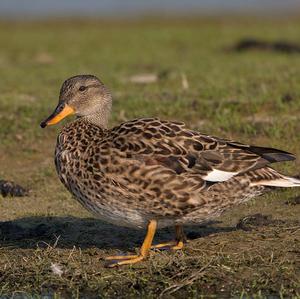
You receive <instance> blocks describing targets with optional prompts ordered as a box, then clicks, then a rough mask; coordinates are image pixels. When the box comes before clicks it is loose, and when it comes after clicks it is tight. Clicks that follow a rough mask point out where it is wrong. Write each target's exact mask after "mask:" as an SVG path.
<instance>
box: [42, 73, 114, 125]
mask: <svg viewBox="0 0 300 299" xmlns="http://www.w3.org/2000/svg"><path fill="white" fill-rule="evenodd" d="M111 105H112V97H111V94H110V92H109V91H108V89H107V88H106V87H105V86H104V84H103V83H102V82H101V81H100V80H99V79H98V78H97V77H96V76H94V75H77V76H73V77H70V78H69V79H67V80H66V81H65V82H64V83H63V85H62V87H61V89H60V95H59V102H58V106H57V107H56V109H55V111H54V112H53V113H52V114H51V115H50V116H49V117H48V118H47V119H46V120H45V121H44V122H42V123H41V126H42V127H45V126H47V125H48V124H55V123H57V122H58V121H60V120H61V119H62V118H64V117H65V116H67V115H68V114H71V113H67V114H66V113H65V111H66V107H67V109H69V110H68V111H72V113H74V114H75V115H76V116H78V117H84V118H85V119H86V120H87V121H90V122H92V123H94V124H96V125H99V126H101V127H104V128H106V127H107V123H108V118H109V115H110V111H111ZM53 119H55V120H54V121H53ZM57 120H58V121H57Z"/></svg>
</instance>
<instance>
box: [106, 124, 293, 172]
mask: <svg viewBox="0 0 300 299" xmlns="http://www.w3.org/2000/svg"><path fill="white" fill-rule="evenodd" d="M111 136H112V140H111V141H112V143H113V146H116V147H117V148H119V149H120V150H121V151H122V150H123V151H125V150H126V151H127V156H128V157H129V158H134V159H137V160H142V161H145V164H146V165H161V166H162V167H165V168H168V169H170V170H172V171H174V173H176V174H179V175H180V174H182V173H186V172H188V173H194V174H198V175H200V177H202V178H206V177H207V175H208V174H209V173H211V172H212V171H213V170H214V169H216V170H220V171H224V172H232V173H236V174H240V173H244V172H247V171H249V170H254V169H259V168H262V167H265V166H266V165H268V164H270V163H273V162H278V161H288V160H292V159H294V156H293V155H292V154H290V153H287V152H284V151H280V150H277V149H272V148H263V147H257V146H250V145H246V144H242V143H238V142H234V141H232V140H226V139H220V138H216V137H211V136H207V135H203V134H201V133H199V132H195V131H191V130H188V129H186V128H185V125H184V123H178V122H169V121H161V120H158V119H152V118H148V119H137V120H133V121H130V122H126V123H123V124H121V125H120V126H118V127H116V128H114V129H113V130H112V134H111Z"/></svg>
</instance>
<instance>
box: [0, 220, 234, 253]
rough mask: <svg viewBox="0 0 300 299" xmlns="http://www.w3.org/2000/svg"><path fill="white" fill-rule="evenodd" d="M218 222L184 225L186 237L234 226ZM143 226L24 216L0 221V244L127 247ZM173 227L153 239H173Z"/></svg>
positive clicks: (134, 243) (136, 241)
mask: <svg viewBox="0 0 300 299" xmlns="http://www.w3.org/2000/svg"><path fill="white" fill-rule="evenodd" d="M216 223H218V222H213V223H209V224H207V225H201V226H187V227H185V233H186V235H187V238H188V239H197V238H201V237H205V236H208V235H210V234H215V233H221V232H230V231H234V230H236V228H235V227H219V226H216V227H215V226H213V224H216ZM145 233H146V231H145V230H135V229H131V228H126V227H119V226H114V225H111V224H108V223H105V222H102V221H100V220H97V219H94V218H76V217H71V216H69V217H57V216H55V217H41V216H36V217H25V218H20V219H16V220H11V221H4V222H0V247H12V248H16V247H17V248H24V249H28V248H33V249H34V248H36V247H37V246H39V247H43V246H45V247H46V246H48V245H53V244H56V248H73V247H74V246H77V247H80V248H82V249H86V248H91V247H97V248H100V249H113V248H117V249H120V250H121V249H123V250H124V249H129V248H132V247H135V246H140V245H141V242H142V241H143V239H144V236H145ZM173 237H174V232H173V229H172V228H166V229H161V230H159V231H158V233H157V235H156V237H155V243H157V242H165V241H169V240H171V239H173Z"/></svg>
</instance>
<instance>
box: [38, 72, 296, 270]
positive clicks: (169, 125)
mask: <svg viewBox="0 0 300 299" xmlns="http://www.w3.org/2000/svg"><path fill="white" fill-rule="evenodd" d="M68 109H69V110H68ZM110 109H111V96H110V93H109V92H108V90H107V89H106V88H105V86H104V85H103V84H102V83H101V82H100V80H99V79H97V78H96V77H94V76H87V75H82V76H75V77H72V78H70V79H68V80H66V81H65V82H64V84H63V86H62V89H61V93H60V101H59V105H58V107H57V108H56V110H55V112H54V113H53V114H52V115H51V116H50V117H49V118H48V119H47V120H46V121H45V122H43V123H42V124H41V125H42V126H46V125H47V124H52V123H56V122H57V121H59V120H60V119H61V118H62V117H64V116H65V114H66V113H67V114H69V112H64V111H66V110H68V111H75V113H76V114H77V116H78V118H77V119H76V120H74V121H73V122H71V123H68V124H67V125H65V126H64V127H63V129H62V131H61V132H60V134H59V135H58V139H57V146H56V151H55V164H56V169H57V172H58V175H59V177H60V180H61V181H62V182H63V184H64V185H65V186H66V188H67V189H68V190H69V191H70V192H71V193H72V194H73V195H74V197H75V198H76V199H77V200H78V201H79V202H80V203H81V204H82V205H83V206H84V207H85V208H87V209H88V210H90V211H91V212H92V213H93V214H94V215H95V216H96V217H99V218H101V219H103V220H105V221H108V222H111V223H114V224H117V225H122V226H129V227H135V228H146V227H147V226H148V231H150V230H152V231H153V229H154V230H155V228H156V225H157V226H158V227H165V226H170V225H176V226H177V228H178V229H177V230H176V231H177V232H178V233H177V241H178V242H179V241H182V239H183V236H182V232H181V231H180V229H179V228H180V226H181V225H183V224H199V223H203V222H206V221H208V220H210V219H212V218H215V217H217V216H219V215H220V214H221V213H222V212H223V211H225V210H227V209H229V208H230V207H232V206H234V205H237V204H240V203H242V202H245V201H247V200H249V199H251V198H253V197H254V196H257V195H260V194H262V193H264V192H266V191H268V190H269V189H270V188H271V187H272V186H273V187H274V186H278V187H291V186H299V185H300V181H299V180H296V179H294V178H290V177H286V176H284V175H282V174H280V173H278V172H277V171H275V170H274V169H272V168H270V166H269V164H270V163H273V162H279V161H287V160H293V159H294V156H293V155H292V154H290V153H287V152H284V151H280V150H276V149H272V148H263V147H257V146H249V145H245V144H242V143H238V142H234V141H230V140H225V139H220V138H217V137H212V136H207V135H204V134H201V133H199V132H197V131H193V130H189V129H188V128H186V127H185V125H184V124H183V123H181V122H171V121H165V120H159V119H156V118H141V119H135V120H132V121H128V122H125V123H123V124H121V125H119V126H117V127H114V128H113V129H108V128H107V122H108V117H109V114H110ZM61 111H63V112H61ZM64 113H65V114H64ZM61 115H62V117H61ZM154 224H155V225H154ZM153 234H154V233H153ZM147 236H148V235H147ZM149 238H150V237H149ZM149 238H148V239H147V238H146V239H147V242H146V240H145V242H144V245H143V247H142V250H141V255H139V256H134V257H128V258H124V257H123V258H121V257H114V258H115V259H116V260H117V262H116V261H114V262H112V263H111V264H110V265H112V266H114V265H119V264H127V263H133V262H136V261H139V260H141V259H142V258H143V257H144V256H145V255H146V254H147V253H148V250H149V248H146V247H147V246H148V245H149V244H148V243H149V242H150V245H151V242H152V239H151V238H150V239H149ZM152 238H153V236H152ZM146 243H147V244H148V245H147V246H146V245H145V244H146ZM150 245H149V246H150ZM175 245H176V242H175ZM149 246H148V247H149ZM143 248H144V249H145V248H146V249H145V250H144V249H143ZM120 260H121V262H120Z"/></svg>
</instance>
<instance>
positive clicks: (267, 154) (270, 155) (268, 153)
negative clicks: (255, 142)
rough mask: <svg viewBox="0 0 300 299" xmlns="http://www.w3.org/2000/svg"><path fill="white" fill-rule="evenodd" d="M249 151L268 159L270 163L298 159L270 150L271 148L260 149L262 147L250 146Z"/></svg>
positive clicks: (285, 153) (279, 151)
mask: <svg viewBox="0 0 300 299" xmlns="http://www.w3.org/2000/svg"><path fill="white" fill-rule="evenodd" d="M249 150H250V152H252V153H254V154H256V155H258V156H261V157H262V158H264V159H266V160H267V161H269V162H270V163H275V162H282V161H292V160H295V159H296V157H295V156H294V155H293V154H291V153H288V152H285V151H282V150H278V149H275V148H270V147H260V146H252V145H250V147H249Z"/></svg>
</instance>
